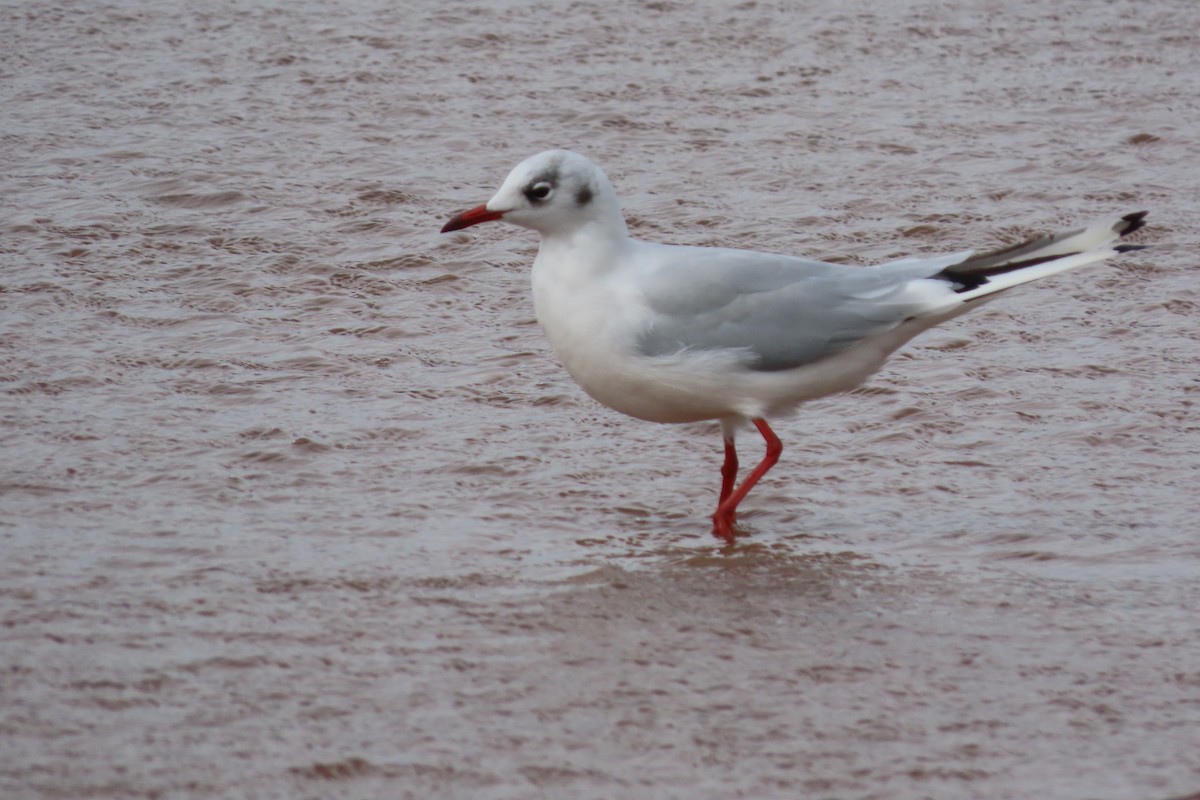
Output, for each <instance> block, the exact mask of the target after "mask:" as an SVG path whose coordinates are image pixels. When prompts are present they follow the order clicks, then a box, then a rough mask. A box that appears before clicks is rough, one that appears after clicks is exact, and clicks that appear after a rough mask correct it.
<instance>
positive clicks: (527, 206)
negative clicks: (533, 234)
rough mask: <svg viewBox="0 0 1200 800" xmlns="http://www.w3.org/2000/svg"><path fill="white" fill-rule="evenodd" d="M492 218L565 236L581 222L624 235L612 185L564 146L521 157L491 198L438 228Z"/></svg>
mask: <svg viewBox="0 0 1200 800" xmlns="http://www.w3.org/2000/svg"><path fill="white" fill-rule="evenodd" d="M492 220H503V221H505V222H511V223H513V224H514V225H520V226H522V227H524V228H532V229H534V230H535V231H537V232H538V233H540V234H542V236H555V235H569V234H570V233H572V232H574V231H576V230H578V229H579V228H581V227H583V226H585V225H596V226H599V227H601V228H604V229H608V231H609V232H615V233H619V234H620V235H625V234H626V229H625V219H624V217H623V216H622V215H621V206H620V204H619V203H618V202H617V195H616V192H614V191H613V188H612V184H610V183H609V182H608V178H607V177H606V176H605V174H604V173H603V172H602V171H601V170H600V168H599V167H597V166H596V165H595V164H593V163H592V162H591V161H588V160H587V159H586V158H584V157H583V156H581V155H579V154H578V153H572V152H571V151H570V150H547V151H546V152H544V153H538V154H537V155H536V156H533V157H531V158H527V159H525V160H524V161H522V162H521V163H520V164H518V165H517V166H516V167H514V168H513V170H512V172H510V173H508V177H507V178H505V179H504V183H503V184H502V185H501V186H500V189H499V191H497V192H496V194H494V195H493V196H492V199H491V200H488V201H487V202H486V203H485V204H483V205H481V206H477V207H475V208H472V209H470V210H468V211H464V212H462V213H461V214H458V215H457V216H455V217H454V218H453V219H451V220H450V221H449V222H447V223H446V225H445V227H443V228H442V233H448V232H449V231H457V230H461V229H462V228H467V227H470V226H471V225H478V224H479V223H481V222H490V221H492Z"/></svg>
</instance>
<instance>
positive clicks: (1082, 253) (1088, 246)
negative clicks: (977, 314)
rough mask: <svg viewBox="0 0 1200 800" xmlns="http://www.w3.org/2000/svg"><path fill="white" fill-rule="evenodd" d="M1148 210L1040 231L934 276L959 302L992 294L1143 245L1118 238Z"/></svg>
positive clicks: (1140, 222) (1130, 230) (1138, 223)
mask: <svg viewBox="0 0 1200 800" xmlns="http://www.w3.org/2000/svg"><path fill="white" fill-rule="evenodd" d="M1147 213H1148V212H1146V211H1138V212H1135V213H1133V214H1126V215H1125V216H1123V217H1121V218H1120V219H1118V220H1116V221H1114V222H1104V223H1099V224H1096V225H1089V226H1088V227H1086V228H1081V229H1079V230H1076V231H1071V232H1069V233H1058V234H1052V235H1050V236H1042V237H1040V238H1037V239H1030V240H1029V241H1025V242H1021V243H1020V244H1016V245H1013V246H1012V247H1006V248H1004V249H1003V250H996V251H994V252H991V253H983V254H982V255H978V256H972V257H970V258H968V259H966V260H965V261H960V262H959V263H957V264H952V265H950V266H949V267H946V268H945V269H943V270H942V271H941V272H939V273H938V274H936V275H934V276H933V277H934V278H940V279H942V280H946V281H950V282H951V283H953V284H955V287H956V288H955V290H954V291H955V292H957V293H958V295H959V300H960V301H962V302H966V301H968V300H974V299H975V298H977V297H984V296H986V295H989V294H995V293H996V292H1001V291H1004V290H1005V289H1010V288H1012V287H1013V286H1019V285H1021V284H1022V283H1028V282H1029V281H1034V280H1037V279H1039V278H1045V277H1047V276H1050V275H1056V274H1058V273H1059V272H1066V271H1067V270H1069V269H1075V268H1076V267H1082V266H1084V265H1086V264H1091V263H1094V262H1096V261H1102V260H1103V259H1106V258H1110V257H1112V256H1114V255H1116V254H1117V253H1124V252H1127V251H1129V250H1141V249H1142V246H1141V245H1136V244H1118V242H1119V241H1120V240H1121V239H1122V238H1123V237H1125V236H1128V235H1129V234H1131V233H1133V232H1134V231H1136V230H1139V229H1140V228H1141V227H1142V226H1144V225H1145V224H1146V214H1147Z"/></svg>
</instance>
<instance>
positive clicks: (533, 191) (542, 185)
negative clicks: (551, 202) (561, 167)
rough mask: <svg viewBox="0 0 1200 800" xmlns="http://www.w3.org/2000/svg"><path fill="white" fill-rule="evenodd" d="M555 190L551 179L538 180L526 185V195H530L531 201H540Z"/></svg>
mask: <svg viewBox="0 0 1200 800" xmlns="http://www.w3.org/2000/svg"><path fill="white" fill-rule="evenodd" d="M553 191H554V186H552V185H551V184H550V182H549V181H537V182H535V183H531V184H529V186H528V187H526V189H525V196H526V197H528V198H529V200H530V201H531V202H534V203H540V202H541V201H543V200H545V199H546V198H547V197H549V196H550V193H551V192H553Z"/></svg>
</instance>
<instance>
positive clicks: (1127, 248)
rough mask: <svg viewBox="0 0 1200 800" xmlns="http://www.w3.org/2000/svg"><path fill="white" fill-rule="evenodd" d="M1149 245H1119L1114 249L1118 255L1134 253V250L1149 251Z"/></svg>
mask: <svg viewBox="0 0 1200 800" xmlns="http://www.w3.org/2000/svg"><path fill="white" fill-rule="evenodd" d="M1149 249H1150V245H1148V244H1119V245H1117V246H1116V247H1114V248H1113V250H1116V251H1117V252H1118V253H1132V252H1133V251H1134V250H1149Z"/></svg>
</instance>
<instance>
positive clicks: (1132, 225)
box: [1113, 211, 1150, 236]
mask: <svg viewBox="0 0 1200 800" xmlns="http://www.w3.org/2000/svg"><path fill="white" fill-rule="evenodd" d="M1149 213H1150V212H1149V211H1135V212H1133V213H1132V214H1126V215H1125V216H1123V217H1121V220H1120V222H1118V223H1117V224H1116V225H1114V226H1113V230H1114V231H1116V232H1117V235H1119V236H1128V235H1129V234H1131V233H1133V232H1134V231H1140V230H1141V229H1142V228H1144V227H1146V215H1147V214H1149Z"/></svg>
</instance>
